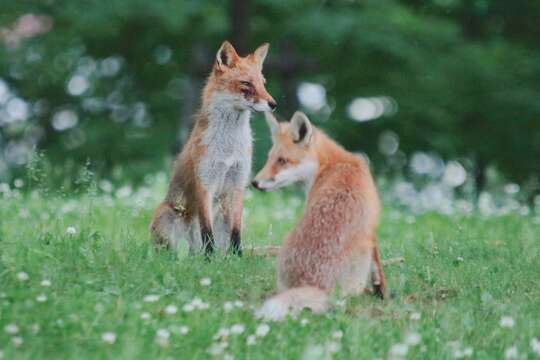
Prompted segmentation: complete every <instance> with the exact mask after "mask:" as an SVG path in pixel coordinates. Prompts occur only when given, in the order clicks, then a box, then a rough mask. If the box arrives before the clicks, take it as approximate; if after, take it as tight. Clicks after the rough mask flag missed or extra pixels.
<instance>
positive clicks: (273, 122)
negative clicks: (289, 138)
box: [264, 111, 279, 137]
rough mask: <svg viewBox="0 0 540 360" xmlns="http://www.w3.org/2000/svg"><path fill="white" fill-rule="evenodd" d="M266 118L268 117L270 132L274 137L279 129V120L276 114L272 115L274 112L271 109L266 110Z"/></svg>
mask: <svg viewBox="0 0 540 360" xmlns="http://www.w3.org/2000/svg"><path fill="white" fill-rule="evenodd" d="M264 118H265V119H266V123H267V124H268V128H270V133H271V134H272V137H274V135H276V134H277V132H278V131H279V122H278V121H277V119H276V118H275V116H274V115H272V113H271V112H269V111H265V112H264Z"/></svg>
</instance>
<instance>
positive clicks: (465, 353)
mask: <svg viewBox="0 0 540 360" xmlns="http://www.w3.org/2000/svg"><path fill="white" fill-rule="evenodd" d="M473 352H474V351H473V349H472V348H471V347H466V348H464V349H460V348H459V345H458V346H457V347H456V348H455V349H454V352H453V353H452V355H453V356H454V358H456V359H462V358H467V357H471V356H472V354H473Z"/></svg>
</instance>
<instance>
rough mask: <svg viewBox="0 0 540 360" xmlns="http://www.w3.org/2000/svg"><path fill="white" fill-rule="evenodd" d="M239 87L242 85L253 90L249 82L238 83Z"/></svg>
mask: <svg viewBox="0 0 540 360" xmlns="http://www.w3.org/2000/svg"><path fill="white" fill-rule="evenodd" d="M240 85H243V86H245V87H248V88H253V87H254V86H253V84H252V83H251V82H249V81H240Z"/></svg>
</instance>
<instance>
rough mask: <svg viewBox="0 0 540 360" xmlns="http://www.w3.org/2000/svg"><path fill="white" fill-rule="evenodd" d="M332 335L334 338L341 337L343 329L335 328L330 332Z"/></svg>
mask: <svg viewBox="0 0 540 360" xmlns="http://www.w3.org/2000/svg"><path fill="white" fill-rule="evenodd" d="M332 337H333V338H334V339H341V338H342V337H343V331H341V330H336V331H334V332H333V333H332Z"/></svg>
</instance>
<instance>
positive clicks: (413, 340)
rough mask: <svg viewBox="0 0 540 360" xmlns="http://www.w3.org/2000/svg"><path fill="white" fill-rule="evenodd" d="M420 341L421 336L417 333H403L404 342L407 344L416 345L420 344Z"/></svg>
mask: <svg viewBox="0 0 540 360" xmlns="http://www.w3.org/2000/svg"><path fill="white" fill-rule="evenodd" d="M421 341H422V337H421V336H420V334H418V333H415V332H410V333H407V335H405V344H407V345H409V346H416V345H418V344H420V342H421Z"/></svg>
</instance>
